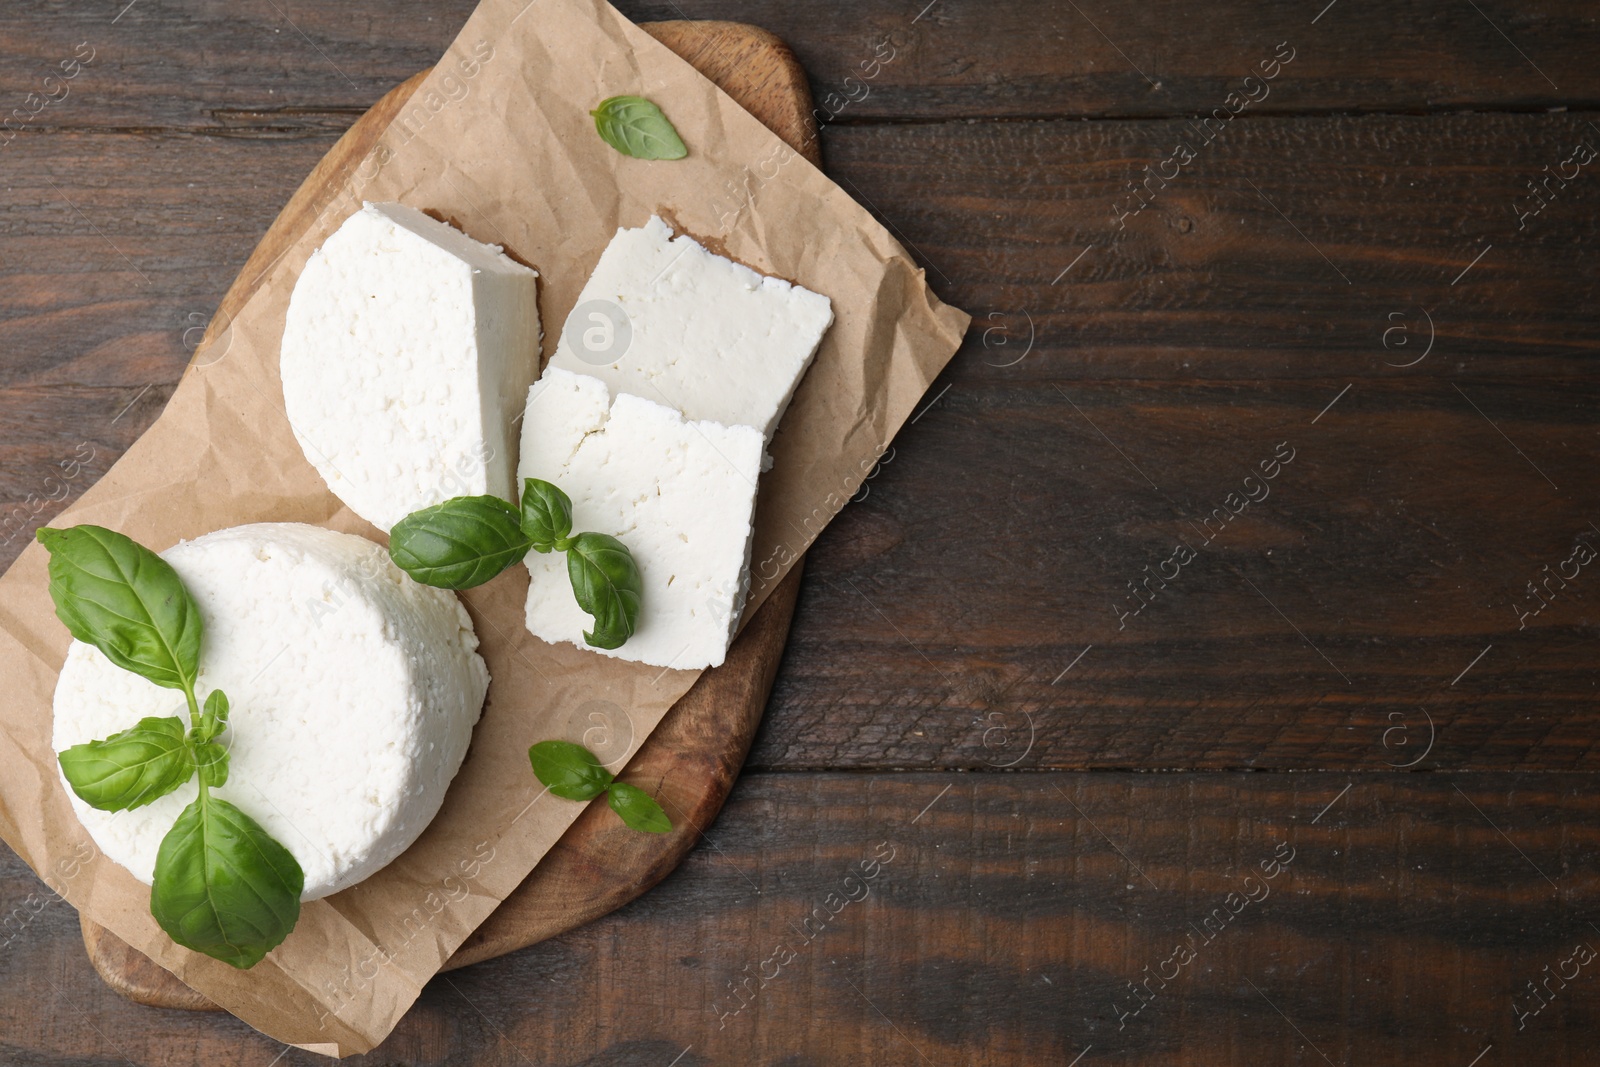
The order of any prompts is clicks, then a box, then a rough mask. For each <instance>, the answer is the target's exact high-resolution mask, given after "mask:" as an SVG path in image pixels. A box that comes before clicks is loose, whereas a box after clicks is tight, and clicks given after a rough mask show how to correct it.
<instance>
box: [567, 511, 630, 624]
mask: <svg viewBox="0 0 1600 1067" xmlns="http://www.w3.org/2000/svg"><path fill="white" fill-rule="evenodd" d="M567 576H568V577H569V578H571V579H572V592H573V595H574V596H576V597H577V598H578V606H579V607H580V608H582V609H583V610H584V611H587V612H588V613H589V614H590V615H593V616H594V629H593V630H592V631H590V632H586V633H585V634H584V635H583V639H584V640H585V641H587V642H589V644H591V645H593V646H595V647H596V648H618V647H620V646H621V645H622V643H623V642H625V641H626V640H627V639H628V638H630V637H632V636H633V631H634V630H635V629H637V628H638V625H639V601H640V598H641V597H642V596H643V595H644V582H643V581H642V580H641V579H640V577H639V566H638V564H636V563H634V561H633V553H632V552H629V551H628V546H627V545H624V544H623V543H622V542H621V541H618V540H617V539H616V538H615V537H612V536H611V535H609V534H598V533H581V534H579V535H578V536H577V537H574V538H573V539H572V544H571V545H570V546H569V547H568V548H567Z"/></svg>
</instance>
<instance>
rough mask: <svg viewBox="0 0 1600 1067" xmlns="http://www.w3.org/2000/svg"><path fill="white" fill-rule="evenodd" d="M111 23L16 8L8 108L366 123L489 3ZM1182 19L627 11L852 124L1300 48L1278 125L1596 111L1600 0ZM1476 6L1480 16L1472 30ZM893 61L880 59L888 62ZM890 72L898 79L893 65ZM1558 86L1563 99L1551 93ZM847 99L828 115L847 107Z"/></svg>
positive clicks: (1186, 95) (210, 122) (1227, 73)
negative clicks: (786, 47)
mask: <svg viewBox="0 0 1600 1067" xmlns="http://www.w3.org/2000/svg"><path fill="white" fill-rule="evenodd" d="M106 6H107V7H108V8H110V9H111V10H110V12H109V13H107V12H106V11H105V10H102V9H101V8H99V7H94V6H89V5H69V4H65V3H62V2H60V0H9V3H8V5H7V9H6V14H5V17H4V19H3V20H0V53H4V54H7V55H9V56H11V57H13V61H12V62H9V63H7V64H6V65H5V66H4V67H3V68H0V99H6V100H15V101H16V102H17V103H16V104H11V105H7V106H23V105H22V102H23V100H24V99H25V97H26V94H27V93H29V92H54V93H56V94H57V95H59V93H60V90H59V89H58V88H56V87H54V85H53V84H52V86H45V87H41V84H40V82H41V79H42V78H43V77H44V76H45V75H46V74H47V73H49V72H50V71H51V70H52V69H54V68H55V67H56V65H57V64H58V63H59V62H61V60H62V59H63V58H65V57H69V56H71V55H72V53H73V50H74V49H75V47H76V46H78V45H79V44H80V43H88V44H89V45H90V46H91V47H93V48H96V49H97V53H96V58H95V60H94V62H93V63H92V64H91V65H90V67H89V70H88V73H87V74H86V75H85V76H84V77H83V78H82V79H81V80H79V79H75V83H74V84H73V85H72V86H71V87H70V92H69V95H68V96H67V98H66V100H64V101H63V102H62V104H61V105H59V106H57V105H51V106H49V107H48V108H47V109H46V111H45V112H43V113H41V115H40V116H39V117H38V118H37V119H36V120H35V122H37V123H40V124H48V125H52V126H62V127H77V128H102V129H103V128H124V129H127V128H147V127H153V126H169V127H173V126H175V127H187V128H196V129H205V130H210V131H213V132H215V133H217V134H220V135H223V136H231V137H276V136H282V135H283V133H284V132H286V131H292V130H303V129H316V128H337V129H342V128H344V127H345V126H347V125H349V124H350V123H351V122H353V121H354V120H355V119H356V118H357V117H358V116H359V115H360V114H361V113H362V112H363V111H365V110H366V108H367V107H369V106H370V105H371V104H372V102H373V101H375V100H376V99H377V98H378V97H379V96H381V95H382V94H383V93H385V92H387V91H388V90H389V88H390V87H391V86H393V85H395V84H396V83H398V82H399V81H401V80H403V79H405V78H408V77H410V76H411V74H412V73H414V72H415V71H417V70H418V69H420V68H422V67H424V66H427V65H428V64H430V63H432V62H434V60H435V59H437V57H438V56H439V54H440V52H442V51H443V50H444V48H445V47H446V46H447V45H448V44H449V43H450V41H451V39H452V38H453V37H454V36H455V34H456V32H457V31H458V29H459V28H460V26H461V24H462V23H463V22H464V21H465V20H466V18H467V16H468V15H469V14H470V13H471V11H472V9H473V7H474V3H473V0H395V2H392V3H388V4H381V5H380V4H370V3H355V4H351V3H341V4H315V3H307V2H305V0H298V2H293V3H290V2H287V0H282V2H280V0H274V3H271V4H246V5H239V4H236V3H230V2H228V0H188V2H186V3H184V4H182V5H178V4H170V3H158V2H155V0H135V3H134V4H133V5H132V6H131V7H129V9H128V10H127V11H126V12H125V13H123V14H122V15H121V17H120V18H115V21H113V17H114V16H116V15H117V13H118V12H119V11H121V10H122V9H123V8H124V7H125V6H127V0H124V3H123V4H110V5H106ZM1326 6H1327V0H1323V2H1322V3H1306V4H1282V3H1280V4H1266V3H1260V2H1252V0H1220V2H1218V3H1214V4H1209V5H1207V6H1205V7H1204V8H1197V7H1195V6H1194V5H1193V4H1190V3H1184V2H1181V0H1157V2H1152V3H1144V4H1129V3H1107V2H1103V0H1092V2H1086V3H1079V4H1076V5H1074V4H1066V3H1060V2H1059V0H1013V2H1011V3H1006V4H962V3H955V2H952V0H938V2H937V3H934V4H931V5H930V4H928V3H927V2H926V0H924V2H923V3H920V4H919V3H904V2H902V0H822V2H818V3H811V4H803V5H797V4H788V3H779V2H776V0H759V2H752V0H668V2H648V3H646V2H624V3H622V4H620V5H619V7H620V8H621V9H622V11H623V13H624V14H626V15H628V16H629V17H630V18H633V19H635V20H644V19H732V20H735V21H739V22H747V23H754V24H756V25H759V26H763V27H766V28H767V29H769V30H771V31H772V32H774V33H776V34H778V35H779V36H781V37H782V38H783V39H784V40H786V41H788V42H789V43H790V45H792V46H793V47H794V49H795V51H796V52H797V53H798V54H799V56H800V59H801V62H802V63H803V64H804V65H805V67H806V69H807V70H808V71H809V73H810V75H811V78H812V85H813V95H814V96H815V97H816V99H817V101H818V104H819V105H820V106H823V107H825V108H826V109H827V111H828V113H829V114H836V115H837V121H839V122H859V121H882V120H896V119H908V118H910V119H926V118H941V119H948V118H968V117H970V118H992V117H996V116H1008V117H1063V116H1073V117H1077V116H1089V117H1105V116H1130V115H1138V116H1155V115H1169V116H1170V115H1196V114H1201V113H1206V112H1209V111H1210V110H1211V109H1212V108H1215V107H1219V106H1221V105H1222V103H1223V100H1224V98H1225V97H1226V96H1227V94H1228V93H1229V92H1230V91H1232V90H1234V89H1237V88H1238V87H1239V85H1240V83H1241V82H1242V80H1243V78H1244V77H1245V76H1246V75H1247V74H1248V73H1250V71H1251V70H1252V68H1253V67H1254V66H1255V64H1257V63H1258V62H1259V61H1261V60H1262V59H1265V58H1268V57H1270V56H1271V55H1272V52H1273V50H1274V48H1275V46H1276V45H1278V43H1279V42H1283V41H1287V42H1289V44H1290V46H1291V47H1292V48H1294V49H1295V50H1296V53H1297V55H1296V58H1295V60H1294V62H1293V64H1292V65H1291V66H1290V68H1289V69H1288V72H1287V73H1286V74H1285V75H1284V76H1283V77H1281V78H1279V79H1278V80H1277V81H1275V82H1274V84H1273V88H1272V92H1271V95H1269V96H1268V97H1267V98H1266V99H1265V100H1264V101H1262V103H1261V105H1260V110H1261V111H1263V112H1270V113H1279V114H1283V113H1305V112H1324V113H1326V112H1352V111H1407V112H1417V111H1443V112H1454V111H1462V110H1479V109H1504V108H1516V109H1522V110H1543V109H1544V108H1546V107H1549V106H1569V107H1573V108H1577V107H1590V108H1593V107H1595V106H1600V71H1596V69H1595V67H1594V64H1592V63H1589V62H1587V61H1586V60H1585V58H1584V57H1585V56H1586V55H1588V54H1592V53H1593V52H1594V51H1595V50H1596V48H1600V23H1597V22H1596V19H1595V17H1594V10H1593V7H1592V5H1590V4H1588V3H1585V2H1584V0H1539V2H1537V3H1533V4H1525V3H1513V2H1511V0H1477V2H1476V3H1475V4H1467V3H1459V4H1443V5H1441V4H1438V3H1434V2H1432V0H1397V2H1393V3H1386V4H1383V5H1381V6H1378V5H1374V4H1371V3H1369V2H1367V0H1338V2H1337V3H1336V4H1334V5H1333V6H1332V7H1330V8H1329V9H1328V10H1327V11H1326V12H1325V13H1324V14H1322V15H1321V17H1318V14H1319V12H1322V10H1323V8H1324V7H1326ZM1474 7H1476V8H1477V10H1474ZM886 40H887V41H888V42H890V43H891V46H890V48H887V49H880V47H879V46H880V44H881V42H884V41H886ZM887 56H892V57H893V58H892V59H890V60H889V61H888V62H887V63H881V62H875V60H877V59H879V58H881V57H887ZM1547 79H1548V80H1547ZM830 94H831V95H830Z"/></svg>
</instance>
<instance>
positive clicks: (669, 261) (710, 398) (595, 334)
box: [550, 216, 833, 441]
mask: <svg viewBox="0 0 1600 1067" xmlns="http://www.w3.org/2000/svg"><path fill="white" fill-rule="evenodd" d="M832 324H833V306H832V304H831V303H830V302H829V300H828V298H827V297H825V296H823V295H821V294H820V293H813V292H811V291H810V290H808V289H802V288H801V287H800V286H798V285H792V284H790V283H789V282H786V281H783V280H782V279H780V278H769V277H765V276H763V275H760V274H757V273H756V272H755V271H753V270H751V269H749V268H748V267H745V266H741V265H740V264H738V263H734V262H733V261H731V260H728V259H724V258H722V257H721V256H717V255H713V254H712V253H710V252H708V251H706V250H705V248H703V247H701V245H700V244H699V243H697V242H696V241H695V240H694V239H693V238H690V237H687V236H684V237H677V238H674V237H673V236H672V231H671V229H669V228H668V227H667V224H666V223H664V222H662V221H661V220H660V219H659V218H656V217H654V216H652V217H651V219H650V221H649V222H647V223H645V224H644V226H642V227H640V228H639V229H634V230H629V229H622V230H618V231H617V235H616V236H615V237H613V238H612V239H611V243H610V244H609V245H608V246H607V247H606V250H605V252H604V253H603V254H602V255H601V256H600V262H599V263H598V264H596V266H595V268H594V273H593V274H592V275H590V276H589V281H588V284H586V285H585V286H584V287H583V292H582V293H581V294H580V295H579V297H578V303H577V305H576V306H575V307H574V309H573V312H572V314H571V315H569V316H568V318H567V321H566V326H565V328H564V329H563V330H562V333H561V340H560V343H559V344H558V346H557V348H556V353H555V355H554V356H553V357H551V361H550V364H551V366H554V367H559V368H561V369H562V370H568V371H572V372H573V373H575V374H587V375H590V376H592V377H595V378H599V379H600V380H601V381H603V382H605V383H606V385H607V386H608V387H609V388H610V389H611V391H612V392H613V393H632V394H633V395H635V396H642V397H644V398H646V399H648V400H654V401H657V402H658V403H661V404H665V405H667V406H668V407H672V408H676V409H677V410H678V411H681V412H682V413H683V414H684V415H685V416H686V417H688V418H690V419H710V420H712V421H713V422H720V423H722V424H723V425H725V426H754V427H756V428H757V429H758V430H760V431H761V432H762V434H763V435H765V437H766V439H767V440H768V441H771V440H772V434H773V432H774V431H775V430H776V429H777V426H778V420H779V419H780V418H781V417H782V416H783V412H784V409H785V408H787V407H788V406H789V400H790V398H791V397H793V396H794V391H795V387H796V386H797V385H799V384H800V378H801V376H802V375H804V374H805V372H806V368H807V367H808V366H810V365H811V359H812V357H813V356H814V355H816V351H817V346H818V345H819V344H820V343H821V342H822V335H823V334H824V333H826V332H827V329H828V327H829V326H831V325H832Z"/></svg>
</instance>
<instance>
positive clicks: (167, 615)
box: [38, 526, 203, 689]
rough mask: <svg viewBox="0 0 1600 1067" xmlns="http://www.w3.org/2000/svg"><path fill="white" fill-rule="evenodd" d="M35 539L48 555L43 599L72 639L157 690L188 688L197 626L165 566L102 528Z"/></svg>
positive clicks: (185, 595) (189, 600)
mask: <svg viewBox="0 0 1600 1067" xmlns="http://www.w3.org/2000/svg"><path fill="white" fill-rule="evenodd" d="M38 537H39V543H40V544H42V545H44V547H45V548H47V549H48V550H49V551H50V599H51V600H54V601H55V604H56V616H57V617H58V618H60V619H61V621H62V622H63V623H65V624H66V627H67V630H68V631H69V632H70V633H71V634H72V636H73V637H76V638H77V639H78V640H79V641H83V642H85V643H87V644H91V645H93V646H95V647H96V648H98V649H99V650H100V651H101V652H103V653H105V656H106V658H107V659H109V660H110V661H111V662H112V663H115V664H116V665H117V666H119V667H121V668H122V669H123V670H128V671H132V672H133V673H134V674H137V675H139V676H140V677H142V678H148V679H149V680H150V681H152V682H154V683H155V684H156V685H159V686H162V687H163V688H166V689H189V688H190V687H191V686H193V684H194V679H195V676H196V675H197V674H198V673H199V669H200V636H201V632H202V630H203V623H202V622H201V619H200V609H199V607H197V606H196V605H195V602H194V598H193V597H191V596H190V595H189V591H188V590H187V589H185V588H184V587H183V580H182V579H180V578H179V577H178V572H177V571H175V570H173V569H172V565H171V564H169V563H168V562H167V561H166V560H164V559H162V558H161V557H160V556H158V555H156V554H155V553H154V552H152V551H150V550H149V549H148V548H145V547H144V546H143V545H140V544H138V543H137V542H135V541H133V540H132V539H130V538H128V537H125V536H123V535H122V534H119V533H117V532H116V531H114V530H107V529H105V528H104V527H101V526H74V527H72V528H71V529H68V530H53V529H50V528H48V527H46V528H44V529H41V530H40V531H39V534H38Z"/></svg>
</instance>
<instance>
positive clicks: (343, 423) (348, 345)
mask: <svg viewBox="0 0 1600 1067" xmlns="http://www.w3.org/2000/svg"><path fill="white" fill-rule="evenodd" d="M537 290H538V275H537V274H536V273H535V272H534V271H532V270H530V269H529V268H527V267H524V266H522V265H521V264H520V263H516V262H514V261H513V260H511V259H510V258H508V257H507V256H505V255H504V254H503V253H502V252H501V251H500V249H499V248H496V247H492V246H489V245H483V244H479V243H478V242H477V241H474V240H472V239H471V238H470V237H467V236H466V235H464V234H462V233H461V232H460V231H458V230H455V229H452V228H451V227H449V226H447V225H445V224H444V223H442V222H439V221H437V220H435V219H432V218H429V217H428V216H427V215H424V214H423V213H422V212H420V211H417V210H415V209H414V208H409V207H406V206H405V205H403V204H367V205H365V206H364V207H363V208H362V209H361V210H360V211H358V212H356V213H355V214H354V215H352V216H350V218H349V219H347V220H345V222H344V224H343V225H342V226H340V227H339V229H338V231H337V232H335V233H334V234H333V236H331V237H329V238H328V240H327V242H326V243H325V244H324V245H323V246H322V248H320V249H319V250H318V251H317V252H315V253H314V254H313V255H312V256H311V259H310V261H309V262H307V263H306V266H305V270H304V271H303V272H302V273H301V275H300V279H299V281H298V282H296V283H295V287H294V294H293V295H292V296H291V297H290V300H289V314H288V319H287V320H286V322H285V325H284V331H283V351H282V363H281V366H282V372H283V399H284V405H285V407H286V408H287V410H288V414H289V423H290V425H291V426H292V427H293V428H294V435H295V437H296V439H297V440H299V442H300V447H301V449H302V451H304V452H305V455H306V459H307V460H309V461H310V462H311V465H312V466H314V467H316V469H317V471H318V473H320V474H321V475H322V478H323V480H324V481H326V482H327V483H328V488H329V489H331V490H332V491H333V493H334V495H335V496H337V497H338V498H339V499H340V500H342V501H344V502H345V503H346V504H347V505H349V507H350V509H351V510H352V511H354V512H355V513H356V514H358V515H360V516H361V517H362V518H364V519H366V520H367V521H368V522H370V523H372V524H373V525H374V526H377V527H378V528H379V529H382V530H385V531H387V530H388V529H389V528H390V527H391V526H393V525H394V524H395V523H396V522H398V521H400V519H402V518H404V517H405V516H406V515H407V514H409V513H410V512H412V511H415V510H417V509H418V508H422V507H426V506H428V505H430V504H436V503H438V502H439V501H441V500H444V499H446V498H448V497H452V496H471V495H480V494H484V493H492V494H494V495H496V496H501V497H504V498H506V499H507V500H514V499H516V497H515V494H514V490H515V487H514V485H513V484H512V472H513V470H514V469H515V462H514V460H515V448H516V438H515V436H514V435H513V432H512V428H511V420H512V419H513V418H514V417H515V415H516V411H517V405H518V404H520V403H521V402H522V399H523V397H524V396H525V394H526V393H527V390H528V385H529V383H531V382H532V381H533V380H534V378H536V377H537V376H538V369H539V342H540V332H539V306H538V291H537Z"/></svg>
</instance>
